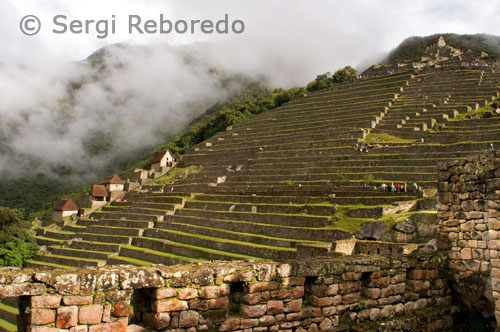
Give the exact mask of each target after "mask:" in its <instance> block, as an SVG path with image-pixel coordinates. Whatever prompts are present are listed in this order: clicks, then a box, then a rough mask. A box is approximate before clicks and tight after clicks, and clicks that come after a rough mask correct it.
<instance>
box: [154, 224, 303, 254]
mask: <svg viewBox="0 0 500 332" xmlns="http://www.w3.org/2000/svg"><path fill="white" fill-rule="evenodd" d="M162 231H164V232H168V233H172V234H178V235H183V236H190V237H194V238H198V239H202V240H208V241H213V242H224V243H230V244H236V245H244V246H250V247H256V248H263V249H271V250H277V251H296V249H295V248H285V247H276V246H270V245H265V244H257V243H250V242H243V241H236V240H230V239H222V238H218V237H213V236H207V235H200V234H191V233H186V232H181V231H174V230H169V229H162Z"/></svg>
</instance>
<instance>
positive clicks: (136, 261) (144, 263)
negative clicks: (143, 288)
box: [112, 256, 153, 266]
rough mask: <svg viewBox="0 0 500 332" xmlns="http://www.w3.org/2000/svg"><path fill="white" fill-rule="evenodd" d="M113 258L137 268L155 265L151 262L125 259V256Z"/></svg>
mask: <svg viewBox="0 0 500 332" xmlns="http://www.w3.org/2000/svg"><path fill="white" fill-rule="evenodd" d="M112 258H113V259H116V260H119V261H123V262H124V263H129V264H131V265H137V266H151V265H153V263H151V262H148V261H143V260H140V259H136V258H130V257H123V256H114V257H112Z"/></svg>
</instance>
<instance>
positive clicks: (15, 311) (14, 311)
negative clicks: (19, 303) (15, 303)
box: [0, 302, 19, 315]
mask: <svg viewBox="0 0 500 332" xmlns="http://www.w3.org/2000/svg"><path fill="white" fill-rule="evenodd" d="M0 310H3V311H7V312H10V313H11V314H14V315H19V310H18V309H17V308H14V307H11V306H8V305H6V304H4V303H2V302H0Z"/></svg>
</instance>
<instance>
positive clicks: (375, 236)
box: [355, 221, 387, 240]
mask: <svg viewBox="0 0 500 332" xmlns="http://www.w3.org/2000/svg"><path fill="white" fill-rule="evenodd" d="M386 229H387V227H386V226H385V224H384V223H383V222H380V221H377V222H368V223H366V224H365V225H364V226H363V228H362V229H361V230H359V231H358V232H357V233H356V234H355V236H356V238H357V239H360V240H379V239H380V238H381V237H382V235H383V234H384V233H385V231H386Z"/></svg>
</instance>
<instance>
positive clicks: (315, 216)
mask: <svg viewBox="0 0 500 332" xmlns="http://www.w3.org/2000/svg"><path fill="white" fill-rule="evenodd" d="M183 210H185V211H207V212H218V213H224V214H231V213H232V214H235V215H236V214H248V215H273V216H288V217H310V218H326V217H325V216H318V215H314V214H299V213H276V212H266V213H262V212H245V211H234V212H233V211H220V210H203V209H187V208H184V209H183Z"/></svg>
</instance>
